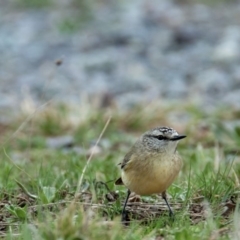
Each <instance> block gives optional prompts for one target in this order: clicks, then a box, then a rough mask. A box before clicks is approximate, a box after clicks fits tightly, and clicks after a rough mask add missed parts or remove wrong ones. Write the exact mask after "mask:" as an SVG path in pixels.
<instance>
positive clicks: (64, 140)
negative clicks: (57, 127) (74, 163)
mask: <svg viewBox="0 0 240 240" xmlns="http://www.w3.org/2000/svg"><path fill="white" fill-rule="evenodd" d="M46 145H47V147H49V148H72V147H73V146H74V138H73V136H59V137H51V138H47V140H46Z"/></svg>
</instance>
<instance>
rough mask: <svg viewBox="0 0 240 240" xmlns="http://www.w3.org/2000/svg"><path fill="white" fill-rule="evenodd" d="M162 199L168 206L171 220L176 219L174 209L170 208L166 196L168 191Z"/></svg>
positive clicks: (163, 194) (163, 193)
mask: <svg viewBox="0 0 240 240" xmlns="http://www.w3.org/2000/svg"><path fill="white" fill-rule="evenodd" d="M162 198H163V200H164V201H165V203H166V204H167V206H168V209H169V216H170V217H171V218H174V214H173V211H172V209H171V207H170V205H169V203H168V201H167V194H166V191H164V192H162Z"/></svg>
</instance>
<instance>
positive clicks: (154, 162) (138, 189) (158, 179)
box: [122, 154, 182, 195]
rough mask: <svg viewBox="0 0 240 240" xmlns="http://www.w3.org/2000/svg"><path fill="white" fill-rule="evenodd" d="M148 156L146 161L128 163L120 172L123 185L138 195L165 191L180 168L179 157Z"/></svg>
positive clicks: (134, 160)
mask: <svg viewBox="0 0 240 240" xmlns="http://www.w3.org/2000/svg"><path fill="white" fill-rule="evenodd" d="M149 157H150V156H148V158H147V160H146V159H145V160H143V159H141V160H137V159H133V161H131V162H129V166H128V167H127V168H126V169H125V170H123V171H122V180H123V183H124V185H125V186H126V187H127V188H129V189H130V190H131V191H133V192H135V193H137V194H139V195H150V194H154V193H161V192H163V191H165V190H166V189H167V188H168V187H169V186H170V185H171V184H172V182H173V181H174V179H175V178H176V176H177V175H178V173H179V171H180V170H181V167H182V160H181V158H180V156H178V155H177V154H175V155H171V156H169V155H166V156H164V157H161V158H159V157H158V156H151V157H150V158H149Z"/></svg>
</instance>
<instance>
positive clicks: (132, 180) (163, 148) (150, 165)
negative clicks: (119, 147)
mask: <svg viewBox="0 0 240 240" xmlns="http://www.w3.org/2000/svg"><path fill="white" fill-rule="evenodd" d="M185 137H186V135H179V134H178V132H177V131H176V130H174V129H173V128H171V127H156V128H153V129H151V130H149V131H147V132H145V133H143V134H142V135H141V136H140V138H139V139H138V140H137V141H136V142H135V144H134V145H133V146H132V147H131V148H130V150H129V152H128V153H127V154H126V155H125V157H124V159H123V161H122V162H121V163H120V164H119V165H120V166H121V177H120V178H118V179H117V180H116V181H115V185H125V186H126V188H127V196H126V200H125V202H124V205H123V209H122V218H121V221H122V222H126V221H127V212H126V206H127V202H128V199H129V196H130V194H131V192H134V193H136V194H138V195H152V194H161V195H162V198H163V200H164V201H165V203H166V205H167V207H168V209H169V215H170V217H174V214H173V211H172V209H171V207H170V205H169V203H168V200H167V194H166V190H167V189H168V187H169V186H170V185H171V184H172V183H173V181H174V180H175V178H176V177H177V175H178V173H179V172H180V170H181V168H182V165H183V163H182V159H181V157H180V155H179V154H178V152H177V150H176V149H177V144H178V142H179V140H181V139H183V138H185Z"/></svg>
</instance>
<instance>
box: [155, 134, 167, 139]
mask: <svg viewBox="0 0 240 240" xmlns="http://www.w3.org/2000/svg"><path fill="white" fill-rule="evenodd" d="M154 137H155V138H157V139H158V140H165V139H166V137H164V136H162V135H158V136H154Z"/></svg>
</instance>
